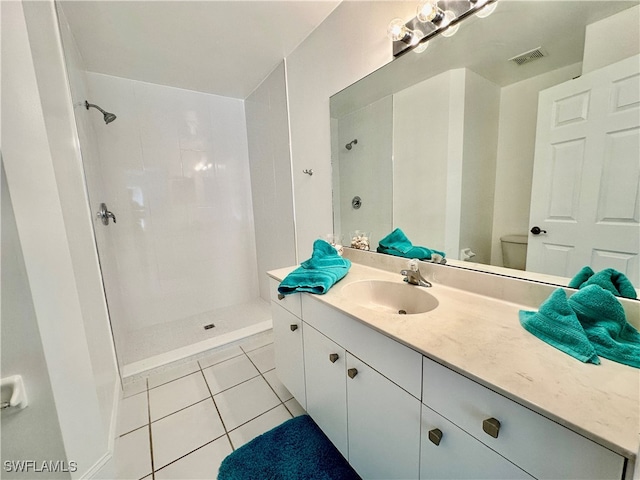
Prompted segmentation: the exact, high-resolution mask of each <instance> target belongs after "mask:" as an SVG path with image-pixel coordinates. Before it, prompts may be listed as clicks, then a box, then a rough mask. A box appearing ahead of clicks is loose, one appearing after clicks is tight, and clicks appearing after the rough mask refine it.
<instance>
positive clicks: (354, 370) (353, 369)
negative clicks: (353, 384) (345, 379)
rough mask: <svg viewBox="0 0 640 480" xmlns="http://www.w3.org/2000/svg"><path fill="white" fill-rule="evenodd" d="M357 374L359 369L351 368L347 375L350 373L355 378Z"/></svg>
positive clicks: (350, 376)
mask: <svg viewBox="0 0 640 480" xmlns="http://www.w3.org/2000/svg"><path fill="white" fill-rule="evenodd" d="M357 374H358V370H357V369H355V368H350V369H349V370H347V375H349V378H355V376H356V375H357Z"/></svg>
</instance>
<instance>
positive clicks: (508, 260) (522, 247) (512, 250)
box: [500, 235, 529, 270]
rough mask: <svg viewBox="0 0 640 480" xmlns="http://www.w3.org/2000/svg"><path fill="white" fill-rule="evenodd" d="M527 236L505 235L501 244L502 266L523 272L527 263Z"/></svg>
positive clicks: (501, 238)
mask: <svg viewBox="0 0 640 480" xmlns="http://www.w3.org/2000/svg"><path fill="white" fill-rule="evenodd" d="M528 240H529V237H528V236H527V235H505V236H503V237H500V242H501V243H502V264H503V265H504V266H505V267H507V268H515V269H517V270H524V269H525V267H526V263H527V243H528Z"/></svg>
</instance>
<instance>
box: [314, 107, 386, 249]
mask: <svg viewBox="0 0 640 480" xmlns="http://www.w3.org/2000/svg"><path fill="white" fill-rule="evenodd" d="M392 122H393V99H392V97H391V96H388V97H385V98H382V99H380V100H378V101H377V102H374V103H372V104H370V105H367V106H366V107H363V108H361V109H360V110H356V111H355V112H353V113H350V114H349V115H345V116H344V117H342V118H340V119H338V132H337V134H338V135H337V142H336V143H337V145H336V146H335V148H336V150H337V152H338V157H337V158H338V161H337V162H336V163H334V164H333V168H334V169H336V170H337V171H338V178H339V191H340V193H339V197H340V203H338V204H336V205H337V206H338V208H336V210H337V211H339V212H340V213H339V216H340V223H339V224H337V223H335V224H334V225H337V228H335V232H334V233H339V234H342V235H343V237H344V239H343V242H344V244H345V245H350V242H351V234H352V233H353V232H355V230H361V231H366V232H368V233H369V234H370V237H369V242H370V247H371V248H372V249H373V250H375V249H376V248H377V246H378V242H379V241H380V239H381V238H383V237H384V236H385V235H387V234H388V233H389V232H391V230H392V228H391V226H392V221H393V219H392V210H393V209H392V206H393V161H392V160H393V152H392V145H393V123H392ZM354 139H356V140H358V143H357V144H354V145H353V146H352V148H351V150H347V149H346V148H345V145H346V144H347V143H350V142H352V141H353V140H354ZM356 195H357V196H359V197H360V198H361V199H362V205H361V207H360V208H359V209H354V208H353V207H352V206H351V199H352V198H353V197H355V196H356ZM322 233H330V232H318V235H320V234H322Z"/></svg>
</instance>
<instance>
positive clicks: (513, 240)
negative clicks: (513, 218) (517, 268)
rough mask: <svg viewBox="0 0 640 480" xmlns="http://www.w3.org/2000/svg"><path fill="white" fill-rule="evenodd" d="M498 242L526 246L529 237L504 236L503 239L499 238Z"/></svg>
mask: <svg viewBox="0 0 640 480" xmlns="http://www.w3.org/2000/svg"><path fill="white" fill-rule="evenodd" d="M500 240H501V241H503V242H509V243H522V244H525V245H526V244H527V243H528V241H529V236H528V235H505V236H503V237H500Z"/></svg>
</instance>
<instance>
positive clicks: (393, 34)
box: [387, 18, 411, 42]
mask: <svg viewBox="0 0 640 480" xmlns="http://www.w3.org/2000/svg"><path fill="white" fill-rule="evenodd" d="M410 33H411V32H410V30H409V29H408V28H407V27H406V26H405V24H404V20H402V19H401V18H394V19H393V20H391V21H390V22H389V26H388V27H387V36H388V37H389V38H390V39H391V40H393V41H394V42H397V41H400V40H404V39H405V37H406V36H407V34H410Z"/></svg>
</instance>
